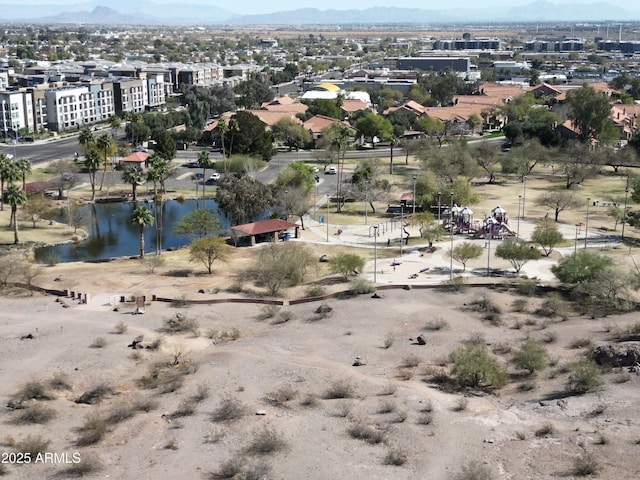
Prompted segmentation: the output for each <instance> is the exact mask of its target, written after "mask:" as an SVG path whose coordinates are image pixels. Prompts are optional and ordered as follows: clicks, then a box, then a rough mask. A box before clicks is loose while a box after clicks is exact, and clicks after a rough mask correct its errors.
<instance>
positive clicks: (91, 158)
mask: <svg viewBox="0 0 640 480" xmlns="http://www.w3.org/2000/svg"><path fill="white" fill-rule="evenodd" d="M84 166H85V167H86V169H87V170H88V172H89V183H91V201H92V202H93V201H95V199H96V173H97V172H98V170H99V169H100V152H98V150H97V149H95V148H90V149H88V150H87V151H86V152H85V154H84Z"/></svg>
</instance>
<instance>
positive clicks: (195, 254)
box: [189, 236, 229, 275]
mask: <svg viewBox="0 0 640 480" xmlns="http://www.w3.org/2000/svg"><path fill="white" fill-rule="evenodd" d="M189 255H190V257H189V259H190V261H193V262H200V263H202V264H203V265H204V266H205V268H206V269H207V271H208V272H209V275H211V273H212V267H213V262H215V261H216V260H219V261H221V262H225V261H226V260H227V258H228V257H229V246H228V245H227V244H226V242H225V240H224V238H222V237H212V236H206V237H201V238H197V239H196V240H194V241H193V242H192V243H191V245H190V246H189Z"/></svg>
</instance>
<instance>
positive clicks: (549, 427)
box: [535, 422, 556, 437]
mask: <svg viewBox="0 0 640 480" xmlns="http://www.w3.org/2000/svg"><path fill="white" fill-rule="evenodd" d="M555 430H556V429H555V427H554V426H553V423H551V422H547V423H545V424H543V425H542V426H541V427H540V428H538V429H537V430H536V431H535V434H536V437H546V436H548V435H552V434H553V432H555Z"/></svg>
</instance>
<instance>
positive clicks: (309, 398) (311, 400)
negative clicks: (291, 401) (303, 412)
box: [300, 393, 318, 407]
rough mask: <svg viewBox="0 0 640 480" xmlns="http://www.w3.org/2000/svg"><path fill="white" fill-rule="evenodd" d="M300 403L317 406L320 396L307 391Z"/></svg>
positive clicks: (306, 405)
mask: <svg viewBox="0 0 640 480" xmlns="http://www.w3.org/2000/svg"><path fill="white" fill-rule="evenodd" d="M300 405H302V406H303V407H316V406H317V405H318V397H316V396H315V395H313V394H311V393H307V394H306V395H305V396H304V397H302V400H300Z"/></svg>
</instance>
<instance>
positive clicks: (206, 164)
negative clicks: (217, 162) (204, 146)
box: [198, 150, 212, 210]
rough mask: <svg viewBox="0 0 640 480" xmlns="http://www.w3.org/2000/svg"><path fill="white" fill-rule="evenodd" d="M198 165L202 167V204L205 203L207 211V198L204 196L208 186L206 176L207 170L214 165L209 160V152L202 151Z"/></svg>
mask: <svg viewBox="0 0 640 480" xmlns="http://www.w3.org/2000/svg"><path fill="white" fill-rule="evenodd" d="M198 164H199V165H200V166H201V167H202V202H203V203H204V208H205V210H206V208H207V204H206V202H207V198H206V197H205V196H204V186H205V185H206V184H207V181H206V179H205V175H206V172H207V168H211V165H212V162H211V159H210V158H209V152H207V151H206V150H202V151H201V152H200V153H199V154H198Z"/></svg>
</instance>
